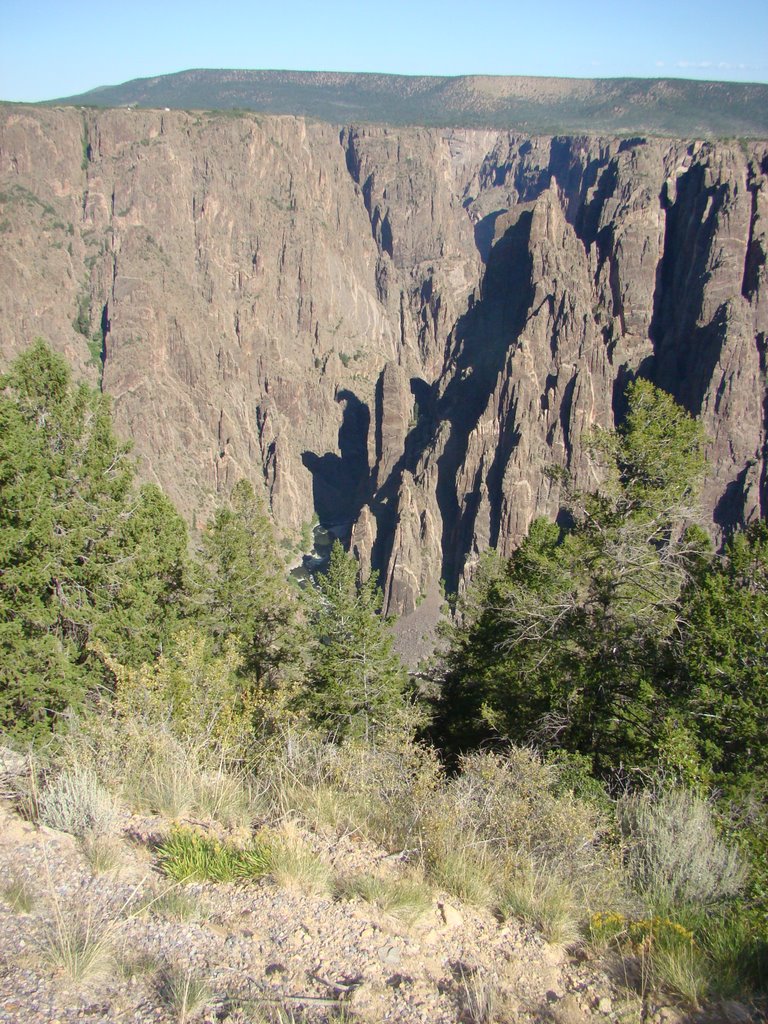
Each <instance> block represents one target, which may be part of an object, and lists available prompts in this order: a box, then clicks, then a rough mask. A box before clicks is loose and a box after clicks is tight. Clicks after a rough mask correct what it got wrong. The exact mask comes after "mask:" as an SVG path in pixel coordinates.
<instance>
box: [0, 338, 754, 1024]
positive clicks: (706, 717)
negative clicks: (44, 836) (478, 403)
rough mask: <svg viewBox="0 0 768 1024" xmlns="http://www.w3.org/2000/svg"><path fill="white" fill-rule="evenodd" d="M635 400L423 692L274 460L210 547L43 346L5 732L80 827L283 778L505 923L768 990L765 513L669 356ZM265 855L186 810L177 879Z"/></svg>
mask: <svg viewBox="0 0 768 1024" xmlns="http://www.w3.org/2000/svg"><path fill="white" fill-rule="evenodd" d="M627 400H628V413H627V416H626V417H625V419H624V421H623V423H622V424H621V426H620V427H619V428H618V430H615V431H602V432H597V433H595V434H593V436H592V438H591V440H590V442H589V443H590V446H591V448H590V450H591V455H592V457H593V459H594V460H595V463H596V465H599V466H600V467H601V474H600V478H601V479H602V480H603V483H602V484H601V485H600V486H599V487H598V488H597V489H596V490H595V491H594V492H590V493H579V492H577V491H576V490H574V489H573V488H572V487H571V486H570V484H569V481H568V480H567V479H565V480H564V484H565V490H566V493H567V496H568V497H567V502H566V507H565V509H564V512H565V513H566V514H565V516H564V517H562V518H563V521H564V522H565V523H566V524H567V525H562V526H561V525H556V524H554V523H552V522H549V521H545V520H537V521H535V522H534V523H533V524H532V526H531V529H530V532H529V535H528V537H527V538H526V540H525V541H524V543H523V544H522V545H521V547H520V548H519V549H518V551H517V552H516V553H515V554H514V555H513V556H512V558H510V559H508V560H503V559H501V558H500V557H498V556H497V555H495V554H493V553H489V554H488V555H487V556H486V558H485V560H484V561H483V564H482V566H481V569H480V570H479V571H478V573H477V575H476V578H475V580H474V582H473V584H472V585H471V586H470V588H469V590H468V592H467V593H466V595H465V596H464V597H463V598H462V599H461V601H460V602H458V605H457V606H456V608H455V613H454V615H453V616H452V617H450V618H449V619H448V621H447V625H446V629H445V639H446V643H445V650H444V653H443V654H441V655H440V656H439V657H437V659H436V661H435V663H434V665H433V666H432V668H431V671H430V672H429V673H426V672H425V673H421V675H429V676H430V684H429V692H424V691H422V690H419V689H418V688H417V685H416V682H415V681H414V680H409V678H408V675H407V673H406V671H405V669H404V668H403V666H402V665H401V664H400V662H399V660H398V658H397V656H396V654H395V653H394V651H393V647H392V639H391V635H390V632H389V629H388V625H387V623H386V622H385V621H383V620H382V619H381V617H380V615H379V610H380V605H381V597H380V593H379V591H378V589H377V586H376V580H375V577H371V578H369V579H368V580H361V579H359V575H358V570H357V565H356V563H355V561H354V559H353V558H352V557H351V556H350V555H348V554H346V553H345V552H344V551H343V549H342V547H341V546H340V545H339V544H337V545H336V546H335V547H334V549H333V552H332V555H331V559H330V564H329V567H328V569H327V572H326V573H325V575H321V576H320V577H319V578H318V579H317V580H316V581H315V583H314V584H312V585H310V586H308V587H306V588H305V589H303V590H302V589H300V588H299V587H298V585H296V584H295V583H294V582H292V581H291V579H290V577H289V576H288V574H287V572H286V568H285V564H284V562H283V560H282V558H281V556H280V554H279V551H278V547H277V545H276V543H275V537H274V532H273V529H272V524H271V522H270V519H269V516H268V513H267V510H266V508H265V505H264V503H263V501H262V499H261V498H260V497H259V496H258V495H257V493H256V492H255V491H254V488H253V487H252V486H251V484H250V483H248V482H247V481H241V482H240V483H238V484H237V485H236V486H235V488H234V489H233V491H232V493H231V495H229V496H227V497H226V498H225V499H223V500H222V501H221V503H220V505H219V507H218V509H217V510H216V512H215V514H214V515H213V516H212V518H211V521H210V522H209V523H208V525H207V527H206V529H205V530H204V531H203V533H202V537H201V538H200V539H199V541H197V542H195V543H193V542H192V540H191V539H190V536H189V534H188V530H187V527H186V524H185V523H184V521H183V520H182V519H181V517H180V516H179V515H178V514H177V512H176V511H175V510H174V508H173V507H172V505H171V504H170V502H169V501H168V499H167V498H166V497H165V496H164V495H163V494H162V492H161V491H160V490H159V489H158V488H157V487H155V486H151V485H143V486H138V485H137V482H136V478H135V477H136V469H135V465H134V462H133V461H132V459H131V456H130V452H129V449H128V447H127V445H125V444H124V443H122V442H121V441H120V440H119V439H118V438H117V437H116V436H115V434H114V432H113V429H112V424H111V416H110V408H109V400H108V398H107V397H105V396H104V395H102V394H101V393H99V392H96V391H93V390H91V389H89V388H88V387H87V386H86V385H84V384H77V383H75V382H74V381H73V379H72V377H71V374H70V371H69V369H68V367H67V366H66V364H65V363H64V362H63V360H62V359H61V358H60V357H59V356H57V355H56V354H54V353H53V352H52V351H51V349H50V348H49V347H48V346H47V345H46V344H45V343H44V342H42V341H37V342H35V343H34V344H33V345H32V346H31V347H30V348H29V349H27V350H26V351H25V352H23V353H22V354H21V355H20V356H19V357H18V358H17V359H16V361H15V362H14V363H13V364H12V365H11V367H10V368H9V369H8V371H7V372H6V373H5V374H4V375H3V376H2V377H1V378H0V496H1V500H0V729H1V730H2V737H3V742H4V743H5V744H11V745H15V746H17V747H23V748H25V749H31V753H30V757H31V758H32V759H33V760H34V759H37V760H36V763H39V764H40V765H42V766H43V768H42V769H41V779H42V781H41V782H40V784H39V787H38V789H39V791H36V794H37V795H36V796H35V806H36V807H37V808H38V813H41V814H48V817H47V818H45V817H44V820H48V821H49V823H54V824H56V827H64V828H71V830H75V826H74V825H71V826H70V825H68V824H67V822H68V821H70V819H72V820H75V819H76V821H77V822H78V824H77V829H78V830H79V831H77V833H76V834H78V835H83V834H84V832H87V829H88V827H89V826H88V824H87V823H88V821H90V820H91V818H94V820H95V815H96V811H94V810H93V808H94V807H96V806H97V805H98V800H96V796H94V793H97V792H101V793H104V792H108V793H109V794H111V797H110V798H112V797H114V796H115V795H117V796H119V797H120V798H121V799H123V800H125V801H126V802H128V803H129V804H130V805H131V806H134V807H138V808H143V809H145V810H147V811H151V812H153V813H167V814H168V815H169V816H171V817H179V816H187V817H189V816H190V815H195V816H206V817H209V818H211V819H212V820H215V821H218V822H219V823H220V825H221V827H223V828H226V827H227V826H228V824H230V823H231V821H232V819H233V818H234V817H237V815H236V814H235V809H236V808H237V807H241V805H242V806H246V807H251V806H252V801H253V800H254V799H256V797H255V796H254V795H253V794H256V793H258V794H260V797H259V799H261V800H262V805H260V806H261V808H262V810H261V811H260V812H259V813H264V806H268V807H270V808H272V810H273V811H275V813H277V811H276V810H275V809H277V810H279V813H280V814H281V815H283V816H284V815H285V814H286V813H287V812H289V813H292V814H295V815H297V816H299V817H300V818H301V819H302V820H303V821H304V822H306V823H307V824H308V826H309V827H311V828H315V829H319V830H325V831H326V832H327V831H330V832H331V834H339V835H340V834H349V833H350V832H358V833H360V834H362V835H366V836H368V837H369V838H371V839H373V840H375V841H376V842H378V843H381V844H383V845H384V846H385V847H387V848H389V849H391V850H393V851H397V850H399V851H402V850H405V849H408V850H411V851H413V853H414V856H415V857H416V859H417V861H418V863H417V864H416V865H415V868H414V870H417V871H418V873H419V878H420V879H421V880H422V883H423V885H426V886H431V887H438V888H439V889H440V890H442V891H447V892H448V893H450V894H452V895H453V896H454V897H455V898H459V899H461V900H464V901H467V902H470V903H474V904H476V905H478V906H481V907H486V908H488V909H490V910H492V911H493V912H494V913H495V914H496V915H497V916H498V917H499V918H500V919H502V920H503V919H506V918H515V919H518V920H522V921H524V922H526V923H527V924H528V925H530V926H532V927H535V928H537V929H538V930H539V931H541V932H542V934H543V935H544V936H545V937H546V938H548V939H550V940H552V941H559V942H578V943H583V944H586V945H588V946H589V947H590V948H592V949H593V950H595V951H597V953H598V954H600V951H602V952H603V953H607V952H610V951H612V952H613V953H616V951H620V953H621V956H622V958H623V962H624V964H625V970H626V965H627V964H630V965H634V967H632V968H631V969H628V970H626V978H627V984H628V985H629V986H630V987H631V986H632V984H633V982H632V978H633V977H634V976H635V974H634V973H633V972H634V970H635V967H637V968H638V975H637V976H638V977H641V992H640V994H641V996H642V998H643V999H645V1000H648V999H649V998H650V994H651V993H653V992H661V993H666V995H667V996H670V995H671V996H672V997H674V998H675V999H677V1000H678V1001H680V1003H681V1004H682V1005H684V1006H686V1007H689V1008H696V1007H699V1006H701V1005H703V1004H706V1003H707V1001H710V1000H714V999H717V998H734V997H735V998H742V999H749V998H752V999H754V1000H756V1001H757V1003H756V1005H759V1003H760V1000H761V999H763V1000H764V998H765V996H766V991H765V986H766V979H768V859H767V854H766V849H767V846H768V844H767V842H766V840H768V781H767V779H766V760H767V759H768V712H767V711H766V708H768V652H767V650H766V645H765V637H766V635H768V525H767V524H766V523H765V522H757V523H754V524H752V525H751V526H750V527H749V528H748V529H747V530H745V531H743V532H738V533H736V534H735V535H734V536H733V537H732V538H730V540H729V541H728V543H727V544H726V546H725V548H724V550H723V551H722V552H715V551H713V550H712V547H711V544H710V543H709V541H708V539H707V537H706V535H705V534H704V533H703V531H702V530H701V529H700V528H698V527H697V526H696V525H695V521H696V518H697V512H696V507H697V494H698V488H699V483H700V480H701V476H702V473H703V470H704V462H703V455H702V450H703V442H704V438H703V434H702V430H701V427H700V425H699V424H698V423H697V422H696V421H695V420H693V419H692V418H691V417H689V416H688V415H687V414H686V413H685V412H684V411H683V410H682V409H680V408H679V407H678V406H676V405H675V403H674V402H673V400H672V399H671V398H670V397H669V396H668V395H666V394H665V393H663V392H661V391H659V390H657V389H656V388H654V387H653V386H652V385H651V384H649V383H648V382H645V381H642V380H637V381H635V382H634V383H632V384H631V385H630V386H629V389H628V392H627ZM249 794H250V795H249ZM89 801H90V802H89ZM94 801H95V803H94ZM249 801H250V802H249ZM265 801H266V804H265V803H264V802H265ZM41 808H42V809H43V810H40V809H41ZM45 808H48V811H45ZM180 808H181V809H180ZM241 810H242V807H241ZM237 814H239V815H240V817H242V814H241V812H240V811H238V812H237ZM252 814H253V815H256V812H252ZM51 815H52V816H53V817H51ZM89 815H90V817H89ZM256 816H258V815H256ZM269 856H274V851H272V853H271V854H270V853H269V852H265V851H264V850H262V849H261V847H258V845H257V846H247V847H242V848H239V847H235V846H232V845H231V844H230V845H227V844H226V843H225V844H224V845H222V844H221V843H214V842H212V841H209V840H207V839H201V838H200V837H199V836H197V835H196V834H195V833H190V832H189V831H188V830H184V829H180V830H177V831H176V832H174V833H173V834H172V836H171V838H170V840H169V841H168V843H167V844H166V846H165V847H164V848H163V851H162V857H163V863H164V865H165V870H166V872H167V873H168V874H169V876H170V877H172V878H175V879H177V880H179V881H180V882H183V881H184V880H188V879H189V878H192V877H194V878H232V879H244V878H248V877H251V876H253V877H256V876H257V875H258V874H259V873H262V874H263V872H264V871H265V870H267V867H266V866H265V865H267V864H268V863H269ZM412 881H413V880H412V879H411V882H412ZM600 955H601V954H600ZM638 984H640V983H638ZM762 1005H765V1004H764V1003H763V1004H762Z"/></svg>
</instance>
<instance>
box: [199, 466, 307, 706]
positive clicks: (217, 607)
mask: <svg viewBox="0 0 768 1024" xmlns="http://www.w3.org/2000/svg"><path fill="white" fill-rule="evenodd" d="M197 585H198V597H197V602H198V620H199V622H200V623H201V625H202V626H203V627H204V628H205V629H206V630H207V631H208V632H209V633H210V634H211V635H212V636H213V638H214V641H215V643H216V645H217V646H218V647H219V648H221V647H222V646H223V645H224V644H225V643H226V642H227V641H228V640H229V639H232V640H234V641H235V643H236V644H237V647H238V650H239V652H240V655H241V658H242V665H241V674H242V676H243V679H244V685H246V686H250V688H251V689H252V690H253V691H254V693H256V694H261V695H262V696H264V697H265V698H266V699H267V700H268V701H269V702H270V703H271V704H272V707H273V710H274V711H276V710H277V709H278V707H279V706H280V703H281V702H280V699H279V698H280V697H281V696H282V697H283V698H285V697H286V692H285V691H286V689H287V688H290V686H291V684H294V683H295V682H296V681H297V680H298V679H300V678H301V676H302V672H303V663H302V653H303V649H304V647H305V646H306V645H305V640H304V636H303V632H302V626H301V619H300V612H299V601H298V597H297V594H296V591H295V589H294V588H292V587H291V585H290V584H289V582H288V579H287V576H286V573H285V566H284V563H283V559H282V558H281V557H280V554H279V551H278V548H277V544H276V541H275V536H274V531H273V528H272V523H271V521H270V518H269V516H268V514H267V512H266V509H265V508H264V504H263V501H262V500H261V499H260V498H258V497H257V496H256V494H255V493H254V490H253V487H252V486H251V484H250V483H248V481H246V480H241V481H240V482H239V483H237V484H236V485H235V487H234V489H233V490H232V494H231V496H230V499H229V501H228V502H226V503H225V504H223V505H222V506H221V507H220V508H219V509H218V510H217V511H216V513H215V515H214V518H213V521H212V522H211V524H210V526H209V527H208V529H207V530H206V531H205V533H204V535H203V539H202V552H201V559H200V563H199V566H198V581H197ZM280 691H282V693H281V692H280Z"/></svg>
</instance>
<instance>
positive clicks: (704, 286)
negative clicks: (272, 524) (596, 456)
mask: <svg viewBox="0 0 768 1024" xmlns="http://www.w3.org/2000/svg"><path fill="white" fill-rule="evenodd" d="M0 176H1V179H2V180H1V183H0V192H1V195H0V204H1V206H0V243H1V248H0V261H2V262H1V264H0V282H1V285H0V357H1V358H2V361H3V362H4V363H7V361H8V360H9V359H10V358H12V357H13V355H14V354H15V353H16V352H18V351H19V349H20V348H21V347H23V346H25V345H26V344H28V343H29V342H30V341H31V340H32V338H33V337H34V336H36V335H42V336H44V337H46V338H47V339H48V340H49V341H50V342H51V343H52V344H53V345H54V346H55V347H56V348H57V349H59V350H60V351H62V352H64V353H65V354H66V355H67V357H68V358H69V359H70V361H71V362H72V363H73V364H74V365H75V367H76V370H77V372H78V373H79V374H80V375H82V376H86V377H88V378H89V379H90V380H91V381H92V382H93V383H97V382H99V381H100V382H101V386H102V387H103V388H104V390H105V391H107V392H108V393H109V394H110V395H111V396H112V398H113V403H114V413H115V418H116V422H117V426H118V429H119V430H120V431H121V432H122V433H123V434H126V435H129V436H130V437H132V438H133V441H134V445H135V451H136V454H137V455H138V457H139V459H140V462H141V466H142V472H143V474H144V476H145V477H147V478H153V479H156V480H158V481H159V482H160V483H161V484H162V485H163V487H164V488H165V489H166V490H167V491H168V492H169V494H170V495H171V496H172V497H173V499H174V500H175V501H176V503H177V504H178V505H179V506H180V507H181V508H182V509H183V510H184V512H185V513H186V514H187V515H188V516H189V518H190V519H192V520H196V521H198V522H201V521H203V520H204V519H205V518H206V517H207V515H208V514H209V512H210V509H211V507H212V505H213V503H214V502H215V500H216V497H217V494H219V493H220V492H224V491H226V490H228V489H229V488H230V487H231V485H232V484H233V483H234V482H235V480H236V479H238V478H239V477H241V476H247V477H249V478H251V479H252V480H254V481H255V482H259V481H261V482H263V486H264V489H265V492H266V493H267V495H268V497H269V501H270V504H271V508H272V510H273V513H274V515H275V518H276V521H277V522H278V524H279V525H280V526H281V528H282V529H283V531H284V532H285V534H286V535H293V536H295V535H296V534H297V533H298V530H299V528H300V526H301V524H302V523H306V522H308V521H309V520H310V519H311V518H312V516H313V513H315V512H317V514H318V515H319V516H320V519H321V520H322V521H323V522H324V523H326V524H331V525H335V526H336V527H337V529H338V530H339V532H347V533H349V531H350V530H351V537H352V543H353V545H354V547H355V549H356V550H357V551H358V553H359V555H360V557H361V559H362V560H363V562H364V563H365V564H372V565H374V566H376V567H377V568H379V569H380V570H381V571H382V580H383V582H384V584H385V594H386V607H387V610H388V611H389V612H392V613H394V612H397V613H402V612H409V611H412V610H413V609H414V607H415V606H416V604H417V603H418V601H419V598H420V596H421V595H424V594H428V593H432V592H434V590H435V588H436V585H437V581H438V580H439V579H441V578H442V579H444V580H445V581H446V583H447V585H448V586H449V587H457V586H460V585H461V583H462V580H463V579H465V577H466V574H467V572H468V571H469V569H471V565H472V562H473V559H474V557H475V556H476V554H477V553H478V552H479V551H481V550H482V549H483V548H484V547H486V546H488V545H489V544H492V545H495V546H497V547H498V548H499V549H500V550H502V551H503V552H509V551H511V550H512V548H513V547H514V546H515V545H516V544H517V543H518V542H519V540H520V539H521V537H522V536H523V535H524V533H525V531H526V529H527V527H528V525H529V523H530V521H531V519H532V518H533V516H534V515H537V514H541V513H545V514H549V515H556V514H557V511H558V507H559V492H558V485H557V483H556V482H555V481H553V479H552V477H551V476H550V475H548V474H547V473H545V469H546V467H547V466H549V465H551V464H553V463H554V464H556V465H561V466H564V467H567V468H568V469H569V470H570V471H571V473H572V474H573V475H574V476H575V477H576V480H577V481H578V482H581V483H587V482H588V480H589V476H590V473H591V472H592V470H591V467H590V465H589V463H588V461H587V460H586V459H585V457H584V455H583V452H582V449H581V445H580V439H581V437H582V435H583V433H584V431H585V430H588V429H589V428H590V427H591V426H592V425H593V424H603V425H609V424H612V423H614V422H615V420H616V417H618V416H620V415H621V412H622V400H623V397H622V396H623V391H624V386H625V384H626V382H627V380H628V379H630V378H631V376H632V375H633V374H636V373H641V374H643V375H645V376H648V377H650V378H651V379H653V380H654V381H656V382H657V383H659V384H660V385H661V386H663V387H665V388H667V389H668V390H670V391H671V392H672V393H673V394H674V395H675V396H676V397H677V398H678V399H679V400H680V401H682V402H684V404H685V405H686V406H687V407H688V408H689V409H690V410H691V411H692V412H694V413H696V414H697V415H700V416H701V417H702V419H703V421H704V424H705V427H706V429H707V432H708V435H709V437H710V445H709V458H710V471H709V475H708V478H707V481H706V490H705V500H706V506H707V510H708V514H710V515H711V517H712V524H713V530H715V531H723V530H727V529H728V528H730V527H731V526H732V525H734V524H735V523H739V522H742V521H746V520H748V519H750V518H753V517H755V516H757V515H762V514H765V513H766V511H768V482H767V481H766V459H765V441H766V404H765V403H766V387H765V374H766V345H767V344H768V342H767V339H768V287H767V285H766V273H767V271H766V253H767V251H768V144H766V143H749V144H737V143H712V142H707V143H695V142H670V141H664V140H658V139H643V138H638V139H625V140H619V139H607V138H606V139H599V138H549V137H540V138H524V137H521V136H516V135H511V134H509V133H508V132H496V131H472V130H439V129H416V128H398V129H391V128H389V129H388V128H385V127H344V128H337V127H333V126H331V125H329V124H321V123H312V122H309V121H304V120H301V119H296V118H280V117H260V116H257V115H242V116H240V115H238V116H226V115H223V114H219V115H211V114H203V113H201V114H194V113H184V112H180V111H138V110H109V111H101V112H96V111H83V110H77V109H72V108H62V109H32V108H26V107H7V108H5V109H4V110H3V111H2V112H1V113H0Z"/></svg>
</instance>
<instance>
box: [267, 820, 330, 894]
mask: <svg viewBox="0 0 768 1024" xmlns="http://www.w3.org/2000/svg"><path fill="white" fill-rule="evenodd" d="M266 843H267V846H268V851H269V852H268V862H269V874H270V876H271V878H272V879H273V880H274V881H275V882H276V883H277V884H278V885H281V886H283V887H284V888H287V889H294V890H296V891H298V892H304V893H310V894H312V895H315V896H324V895H326V894H327V893H329V892H330V889H331V875H332V872H331V867H330V865H329V864H328V862H327V861H325V860H324V859H323V858H322V857H320V856H319V855H318V854H317V853H315V852H314V850H312V848H311V847H310V846H309V845H308V844H307V842H306V840H305V839H304V838H303V837H302V835H301V833H300V832H299V831H298V829H297V828H296V827H295V825H293V824H291V823H290V822H287V823H285V824H283V825H282V827H281V828H280V829H279V830H277V831H276V832H274V833H272V835H271V836H269V838H268V839H267V840H266Z"/></svg>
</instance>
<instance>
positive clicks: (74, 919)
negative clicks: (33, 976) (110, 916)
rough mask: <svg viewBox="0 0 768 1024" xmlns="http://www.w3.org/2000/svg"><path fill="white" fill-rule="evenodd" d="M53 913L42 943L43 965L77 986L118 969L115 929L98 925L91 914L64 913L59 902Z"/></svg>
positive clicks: (55, 902)
mask: <svg viewBox="0 0 768 1024" xmlns="http://www.w3.org/2000/svg"><path fill="white" fill-rule="evenodd" d="M53 911H54V914H53V921H52V922H51V923H49V924H48V925H47V926H46V929H45V934H44V938H43V941H42V948H41V955H42V959H43V961H44V962H45V963H46V964H47V965H48V966H49V967H52V968H54V969H55V970H58V971H61V972H62V973H63V974H64V975H65V977H67V978H68V979H69V980H70V981H73V982H75V983H76V984H80V983H82V982H85V981H90V980H93V979H95V978H102V977H105V976H107V975H109V974H110V973H111V971H112V969H113V968H114V967H115V958H114V945H113V941H112V929H110V928H109V927H107V926H105V925H103V924H100V923H97V922H96V921H95V920H94V917H93V912H92V911H90V910H81V909H73V910H71V911H65V910H64V909H63V908H62V907H61V905H60V904H59V902H58V900H56V901H54V904H53Z"/></svg>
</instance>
